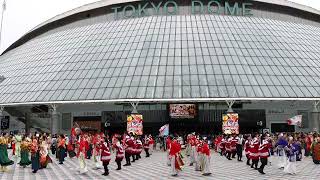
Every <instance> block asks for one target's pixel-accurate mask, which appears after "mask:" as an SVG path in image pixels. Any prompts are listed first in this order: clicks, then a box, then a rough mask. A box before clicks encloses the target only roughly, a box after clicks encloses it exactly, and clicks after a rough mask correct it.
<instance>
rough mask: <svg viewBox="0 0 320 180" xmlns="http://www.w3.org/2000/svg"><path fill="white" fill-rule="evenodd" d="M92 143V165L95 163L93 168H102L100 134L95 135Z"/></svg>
mask: <svg viewBox="0 0 320 180" xmlns="http://www.w3.org/2000/svg"><path fill="white" fill-rule="evenodd" d="M92 143H93V162H94V165H95V167H94V168H95V169H101V168H103V165H102V161H101V153H100V151H101V145H102V143H103V142H102V139H101V137H100V135H95V136H94V138H93V140H92Z"/></svg>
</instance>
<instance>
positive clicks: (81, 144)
mask: <svg viewBox="0 0 320 180" xmlns="http://www.w3.org/2000/svg"><path fill="white" fill-rule="evenodd" d="M77 146H78V151H77V157H78V160H79V166H80V168H79V171H80V174H83V173H86V172H88V168H87V163H86V161H85V157H86V152H87V151H86V149H87V148H88V147H87V146H88V143H86V139H85V137H84V136H83V135H81V136H80V139H79V141H78V142H77ZM86 147H87V148H86Z"/></svg>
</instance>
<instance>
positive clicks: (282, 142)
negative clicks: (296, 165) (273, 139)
mask: <svg viewBox="0 0 320 180" xmlns="http://www.w3.org/2000/svg"><path fill="white" fill-rule="evenodd" d="M287 145H288V142H287V140H286V139H285V137H284V136H283V134H282V133H281V134H280V135H279V139H278V142H277V144H276V147H277V155H278V158H277V159H278V168H279V169H283V168H284V167H285V165H286V161H287V159H286V155H285V151H284V147H286V146H287Z"/></svg>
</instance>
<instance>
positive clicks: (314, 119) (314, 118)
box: [311, 102, 320, 132]
mask: <svg viewBox="0 0 320 180" xmlns="http://www.w3.org/2000/svg"><path fill="white" fill-rule="evenodd" d="M318 104H319V102H315V103H314V108H313V111H312V112H311V130H312V131H316V132H319V129H320V127H319V125H320V111H319V109H318V107H317V105H318Z"/></svg>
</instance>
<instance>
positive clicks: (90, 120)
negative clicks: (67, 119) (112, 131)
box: [73, 116, 101, 133]
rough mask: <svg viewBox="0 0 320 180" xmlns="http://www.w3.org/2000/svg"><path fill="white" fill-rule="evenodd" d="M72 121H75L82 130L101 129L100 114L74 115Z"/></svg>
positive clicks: (91, 131) (93, 131) (89, 131)
mask: <svg viewBox="0 0 320 180" xmlns="http://www.w3.org/2000/svg"><path fill="white" fill-rule="evenodd" d="M73 122H75V123H77V124H78V125H79V126H80V129H81V130H82V131H84V132H88V133H97V132H100V131H101V116H82V117H74V118H73Z"/></svg>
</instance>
